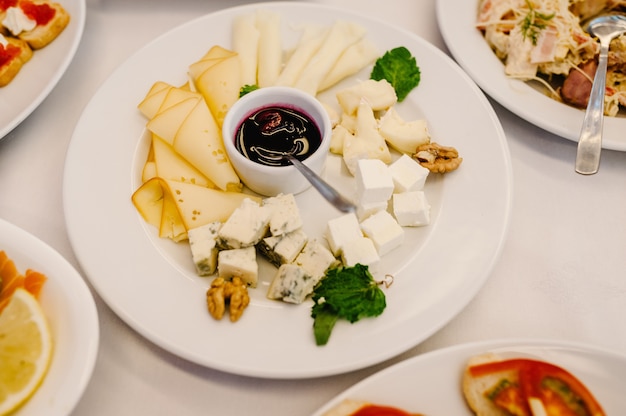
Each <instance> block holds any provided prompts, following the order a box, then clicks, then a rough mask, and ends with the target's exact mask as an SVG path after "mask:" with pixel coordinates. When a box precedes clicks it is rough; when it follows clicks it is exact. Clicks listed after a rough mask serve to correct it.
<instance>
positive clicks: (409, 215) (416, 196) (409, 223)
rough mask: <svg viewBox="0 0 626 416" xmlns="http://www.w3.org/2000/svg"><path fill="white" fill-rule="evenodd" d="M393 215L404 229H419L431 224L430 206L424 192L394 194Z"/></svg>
mask: <svg viewBox="0 0 626 416" xmlns="http://www.w3.org/2000/svg"><path fill="white" fill-rule="evenodd" d="M392 205H393V215H394V216H395V217H396V221H398V224H400V225H401V226H403V227H419V226H422V225H428V224H430V204H429V203H428V200H427V199H426V194H425V193H424V191H413V192H403V193H401V194H394V195H393V200H392Z"/></svg>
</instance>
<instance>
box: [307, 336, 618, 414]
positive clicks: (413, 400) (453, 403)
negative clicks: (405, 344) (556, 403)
mask: <svg viewBox="0 0 626 416" xmlns="http://www.w3.org/2000/svg"><path fill="white" fill-rule="evenodd" d="M488 351H492V352H495V353H497V354H499V355H501V356H503V357H508V358H514V357H528V358H532V359H537V360H543V361H547V362H550V363H553V364H556V365H559V366H561V367H563V368H565V369H566V370H568V371H569V372H570V373H572V374H573V375H574V376H576V377H577V378H578V379H579V380H581V381H582V382H583V383H584V384H585V385H586V386H587V388H588V389H589V390H590V391H591V392H592V393H593V394H594V396H595V397H596V399H597V400H598V401H599V403H600V404H601V405H602V407H603V409H604V411H605V413H606V414H607V415H611V414H621V412H623V411H624V409H625V408H626V396H625V395H624V382H623V380H624V377H626V355H622V354H619V353H616V352H613V351H610V350H606V349H602V348H597V347H593V346H589V345H585V344H579V343H572V342H564V341H550V340H534V339H508V340H493V341H481V342H474V343H468V344H462V345H457V346H453V347H448V348H444V349H441V350H436V351H432V352H429V353H426V354H423V355H418V356H416V357H413V358H410V359H407V360H405V361H402V362H400V363H398V364H395V365H393V366H391V367H388V368H385V369H384V370H381V371H379V372H378V373H375V374H373V375H371V376H370V377H368V378H366V379H364V380H362V381H360V382H359V383H357V384H355V385H354V386H352V387H350V388H348V389H346V390H345V391H343V392H342V393H340V394H339V395H337V396H336V397H335V398H333V399H332V400H330V401H329V402H328V403H326V404H325V405H324V406H323V407H322V408H320V409H319V410H318V411H317V412H315V413H314V414H313V416H321V415H323V414H324V413H325V412H326V411H328V410H329V409H331V408H332V407H334V406H336V405H338V404H339V403H340V402H341V401H343V400H344V399H359V400H365V401H369V402H371V403H378V404H386V405H389V406H395V407H399V408H401V409H404V410H406V411H410V412H416V413H423V414H425V415H456V416H464V415H466V416H472V415H474V413H472V412H471V411H470V410H469V408H468V407H467V405H466V404H465V401H464V399H463V395H462V392H461V375H462V372H463V369H464V368H465V363H466V362H467V360H468V359H469V358H470V357H472V356H474V355H480V354H483V353H485V352H488Z"/></svg>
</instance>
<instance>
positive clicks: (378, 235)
mask: <svg viewBox="0 0 626 416" xmlns="http://www.w3.org/2000/svg"><path fill="white" fill-rule="evenodd" d="M361 230H362V231H363V234H364V235H365V236H366V237H368V238H370V239H371V240H372V241H373V242H374V246H375V247H376V250H377V251H378V255H379V256H384V255H385V254H387V253H389V252H390V251H391V250H393V249H394V248H396V247H398V246H399V245H401V244H402V242H403V241H404V230H403V229H402V227H401V226H400V225H399V224H398V222H397V221H396V220H395V218H394V217H393V216H392V215H391V214H390V213H389V212H387V211H379V212H377V213H375V214H373V215H372V216H370V217H369V218H367V219H365V220H364V221H363V222H362V223H361ZM345 249H346V247H344V250H345Z"/></svg>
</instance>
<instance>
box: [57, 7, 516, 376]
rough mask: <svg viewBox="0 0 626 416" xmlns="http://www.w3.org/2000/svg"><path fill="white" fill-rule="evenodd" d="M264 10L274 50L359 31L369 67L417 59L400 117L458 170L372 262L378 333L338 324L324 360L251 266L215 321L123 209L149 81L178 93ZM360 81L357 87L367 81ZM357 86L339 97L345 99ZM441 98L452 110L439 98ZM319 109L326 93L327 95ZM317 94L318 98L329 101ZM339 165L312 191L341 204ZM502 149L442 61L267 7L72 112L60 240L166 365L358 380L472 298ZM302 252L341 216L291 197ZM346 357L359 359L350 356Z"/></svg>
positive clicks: (466, 87)
mask: <svg viewBox="0 0 626 416" xmlns="http://www.w3.org/2000/svg"><path fill="white" fill-rule="evenodd" d="M259 8H267V9H272V10H276V11H278V12H280V13H281V15H282V16H283V20H284V25H283V30H284V32H285V33H284V38H285V39H293V38H294V35H293V33H292V34H291V36H290V37H287V34H289V31H290V30H291V29H290V28H292V27H294V26H292V25H294V24H296V23H298V22H311V23H325V24H330V23H332V22H333V21H334V19H348V20H351V21H355V22H359V23H361V24H362V25H363V26H364V27H365V28H366V29H367V32H368V36H369V37H371V39H372V41H373V42H374V43H375V44H376V45H378V46H379V48H380V50H381V54H382V52H384V51H385V50H386V49H390V48H393V47H396V46H399V45H404V46H406V47H408V48H409V49H410V50H411V51H412V53H413V54H414V55H415V56H416V57H417V61H418V63H419V65H420V68H421V71H422V82H421V84H420V86H419V87H418V88H417V89H416V90H414V92H412V93H411V95H410V97H409V98H408V99H407V100H405V102H403V103H402V105H401V106H399V107H398V111H400V112H401V114H402V113H403V114H404V115H405V117H406V118H409V117H410V118H420V117H424V118H426V119H427V120H428V123H429V126H430V127H431V133H432V135H433V137H434V138H435V139H436V141H438V142H440V143H442V144H447V145H451V146H455V147H457V149H459V151H460V152H461V154H462V156H463V157H464V162H463V165H462V167H461V168H460V169H459V170H458V171H456V172H454V173H452V174H450V175H448V176H446V177H438V176H436V175H433V176H432V177H431V178H429V180H428V183H427V189H426V192H427V194H428V196H429V199H430V200H431V204H432V205H433V209H432V215H433V222H432V224H431V225H430V226H429V227H425V228H418V229H408V230H407V235H406V243H405V244H404V245H403V246H402V247H399V248H398V249H396V250H394V251H393V252H392V253H389V254H388V255H387V256H385V257H384V259H383V262H382V264H381V266H380V270H381V271H382V272H383V273H392V274H394V275H395V277H396V279H395V282H394V284H393V286H392V287H391V288H390V289H388V290H387V291H386V293H387V300H388V307H387V310H386V311H385V312H384V314H383V315H382V316H380V317H378V318H376V319H371V320H363V321H360V322H358V323H357V324H354V325H349V324H347V323H344V322H340V323H339V324H338V325H337V327H336V328H335V330H334V331H333V334H332V337H331V339H330V342H329V343H328V345H326V346H324V347H317V346H316V345H315V342H314V339H313V333H312V320H311V318H310V308H311V304H310V303H308V302H307V303H305V304H303V305H298V306H294V305H288V304H285V303H281V302H276V301H270V300H268V299H266V298H265V291H264V290H263V289H264V288H265V289H266V288H267V285H268V283H269V280H270V279H271V277H272V274H271V273H272V271H271V267H265V266H267V264H265V265H262V266H263V267H262V270H261V282H260V284H259V288H257V289H253V290H250V293H251V297H252V302H251V305H250V306H249V307H248V309H247V310H246V312H245V313H244V316H243V318H242V319H241V320H240V321H239V322H237V323H235V324H232V323H231V322H229V321H228V320H226V319H225V320H223V321H219V322H216V321H214V320H213V319H212V318H211V317H210V316H209V314H208V312H207V310H206V306H205V291H206V289H207V287H208V285H209V283H210V280H211V279H207V278H200V277H198V276H196V273H195V270H194V267H193V264H192V261H191V256H190V253H189V248H188V246H187V244H186V243H185V244H175V243H172V242H170V241H166V240H163V239H159V238H158V237H157V236H156V230H155V229H153V228H151V227H150V226H147V225H146V224H145V222H144V221H143V220H142V219H141V217H140V216H139V214H138V213H137V212H136V211H135V209H134V207H133V205H132V203H131V200H130V197H131V194H132V192H133V191H134V190H135V189H136V188H137V187H138V186H139V184H140V171H141V167H142V165H143V163H144V161H145V156H146V152H147V147H148V146H147V141H146V138H145V137H143V136H142V131H143V129H144V126H145V123H146V120H145V119H144V118H143V117H142V116H141V115H140V114H139V112H138V111H137V109H136V106H137V104H138V103H139V102H140V100H141V99H142V98H143V97H144V96H145V94H146V92H147V91H148V88H149V87H150V86H151V85H152V83H154V82H155V81H156V80H166V81H168V82H171V83H173V84H182V83H184V82H185V81H186V67H187V66H188V65H189V64H190V63H192V62H194V61H195V60H197V59H198V58H199V57H200V56H202V55H203V54H204V53H205V52H206V51H207V50H208V49H209V48H210V47H211V46H213V45H214V44H219V45H223V46H226V47H229V45H230V30H231V20H232V19H233V17H234V16H236V15H239V14H244V13H252V12H254V11H255V10H256V9H259ZM368 74H369V72H368V71H364V72H363V73H361V74H359V75H358V76H356V78H360V79H363V78H367V77H368ZM354 82H356V81H355V78H352V79H351V80H348V81H346V84H344V85H352V83H354ZM448 89H452V90H454V91H455V92H456V96H455V98H454V99H450V96H449V95H448V94H443V93H442V92H444V91H447V90H448ZM330 96H332V94H330ZM328 97H329V95H328V94H327V95H326V98H327V99H328ZM341 163H342V162H341V160H340V159H338V158H336V157H331V158H330V160H329V161H328V165H327V168H326V173H325V174H326V178H327V179H328V180H329V181H330V182H332V183H333V184H334V185H335V186H337V187H338V188H339V189H340V190H341V191H343V192H346V193H347V192H350V186H351V185H352V183H351V182H350V178H349V177H348V176H347V174H346V169H345V168H343V169H342V165H341ZM511 182H512V175H511V164H510V156H509V151H508V147H507V144H506V140H505V138H504V134H503V131H502V128H501V126H500V124H499V121H498V119H497V117H496V115H495V113H494V111H493V109H492V108H491V106H490V105H489V103H488V101H487V99H486V98H485V96H484V95H483V94H482V92H481V91H480V90H479V89H478V87H477V86H476V85H475V84H474V83H473V82H472V81H471V79H470V78H469V77H467V76H466V75H465V73H464V72H463V71H462V70H461V69H460V68H459V67H458V66H457V65H456V64H454V62H453V61H452V60H451V59H450V58H448V57H447V56H446V55H445V54H443V53H442V52H441V51H440V50H438V49H436V48H435V47H433V46H432V45H430V44H428V43H427V42H426V41H424V40H423V39H421V38H419V37H417V36H415V35H414V34H411V33H408V32H404V31H401V30H398V29H397V28H395V27H392V26H391V25H389V24H386V23H383V22H380V21H377V20H372V19H366V18H363V17H360V16H358V15H355V14H352V13H349V12H347V11H344V10H340V9H334V8H329V7H320V6H316V5H311V4H304V3H295V4H292V3H265V4H256V5H254V6H243V7H238V8H233V9H227V10H223V11H221V12H218V13H214V14H210V15H207V16H203V17H200V18H198V19H196V20H194V21H191V22H189V23H187V24H185V25H182V26H180V27H178V28H177V29H174V30H173V31H171V32H168V33H166V34H164V35H163V36H161V37H159V38H157V39H156V40H154V41H153V42H152V43H150V44H149V45H147V46H146V47H144V48H143V49H141V50H140V51H139V52H137V53H136V54H135V55H134V56H132V57H131V58H130V59H129V60H128V61H127V62H125V63H124V64H123V65H122V66H121V67H120V68H118V69H117V70H116V71H115V72H114V73H113V74H112V75H111V77H110V78H109V79H108V80H107V81H106V82H105V83H104V84H103V86H102V87H101V89H100V90H99V91H98V92H97V93H96V95H95V96H94V97H93V99H92V100H91V102H90V103H89V105H88V106H87V107H86V109H85V111H84V113H83V115H82V116H81V119H80V121H79V123H78V125H77V126H76V129H75V132H74V135H73V137H72V141H71V144H70V148H69V150H68V155H67V161H66V169H65V177H64V207H65V214H66V220H67V226H68V232H69V235H70V240H71V242H72V245H73V247H74V250H75V252H76V255H77V257H78V259H79V261H80V262H81V265H82V266H83V267H84V270H85V272H86V274H87V276H88V278H89V279H90V280H91V282H92V284H93V286H94V287H95V289H96V290H97V291H98V292H99V294H100V295H101V296H102V297H103V299H104V300H105V301H106V302H107V303H108V305H109V306H110V307H111V308H112V309H113V310H114V311H115V312H116V313H117V314H118V315H119V316H120V317H121V318H122V319H123V320H125V321H126V322H127V323H128V324H129V325H131V326H132V327H133V328H134V329H135V330H137V331H138V332H139V333H141V334H142V335H144V336H145V337H146V338H148V339H150V340H151V341H153V342H154V343H156V344H158V345H160V346H161V347H163V348H165V349H166V350H168V351H170V352H172V353H174V354H177V355H179V356H181V357H183V358H186V359H188V360H191V361H193V362H195V363H198V364H201V365H205V366H209V367H213V368H217V369H220V370H223V371H227V372H232V373H237V374H245V375H251V376H259V377H268V378H303V377H317V376H323V375H330V374H337V373H341V372H346V371H350V370H355V369H358V368H363V367H366V366H369V365H373V364H375V363H378V362H381V361H383V360H385V359H388V358H390V357H393V356H395V355H397V354H399V353H401V352H403V351H405V350H407V349H409V348H411V347H412V346H414V345H415V344H417V343H419V342H420V341H422V340H424V339H425V338H426V337H428V336H429V335H431V334H432V333H433V332H435V331H437V330H438V329H439V328H440V327H441V326H443V325H444V324H445V323H447V322H448V321H449V320H450V319H451V318H452V317H453V316H455V315H456V314H457V313H458V312H459V311H460V310H461V309H462V308H463V307H464V306H465V305H466V304H467V303H468V302H469V301H470V300H471V298H473V296H474V295H475V294H476V293H477V292H478V290H479V289H480V287H481V286H482V284H483V283H484V281H485V280H486V279H487V277H488V276H489V273H490V271H491V269H492V267H493V265H494V263H495V261H496V260H497V258H498V256H499V253H500V250H501V247H502V243H503V241H504V238H505V234H506V230H507V224H508V218H509V212H510V204H511V190H512V189H511V188H512V184H511ZM296 200H297V203H298V205H299V207H300V210H301V215H302V216H303V218H304V221H305V231H306V232H307V233H308V235H309V237H318V238H319V237H321V236H322V232H323V229H324V227H325V225H326V222H327V220H328V219H330V218H332V217H334V216H337V215H339V213H338V212H337V211H335V210H334V209H333V208H331V207H330V206H329V205H328V204H327V203H326V202H325V200H323V199H322V198H321V197H320V196H319V195H318V194H317V193H316V192H315V191H314V190H312V189H310V190H308V191H305V192H304V193H302V194H299V195H298V196H297V198H296ZM355 345H358V348H355V347H354V346H355Z"/></svg>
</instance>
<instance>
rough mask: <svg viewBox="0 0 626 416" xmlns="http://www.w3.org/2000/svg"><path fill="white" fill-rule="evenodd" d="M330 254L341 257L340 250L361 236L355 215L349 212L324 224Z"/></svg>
mask: <svg viewBox="0 0 626 416" xmlns="http://www.w3.org/2000/svg"><path fill="white" fill-rule="evenodd" d="M324 236H325V237H326V240H327V241H328V245H329V246H330V250H331V251H332V254H334V255H335V256H339V255H341V250H342V248H343V247H344V246H345V245H346V244H349V243H350V241H352V240H354V239H356V238H360V237H362V236H363V233H362V232H361V228H360V226H359V220H358V219H357V216H356V214H354V213H352V212H350V213H347V214H343V215H341V216H339V217H336V218H333V219H331V220H330V221H328V224H326V233H325V235H324Z"/></svg>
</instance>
